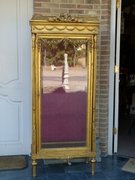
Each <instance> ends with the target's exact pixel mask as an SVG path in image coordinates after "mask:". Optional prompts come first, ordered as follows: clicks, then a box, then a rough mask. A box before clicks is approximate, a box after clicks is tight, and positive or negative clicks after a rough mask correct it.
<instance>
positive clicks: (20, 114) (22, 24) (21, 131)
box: [0, 0, 33, 156]
mask: <svg viewBox="0 0 135 180" xmlns="http://www.w3.org/2000/svg"><path fill="white" fill-rule="evenodd" d="M32 14H33V0H0V155H1V156H4V155H18V154H29V153H30V151H31V55H30V54H31V45H30V42H31V33H30V25H29V20H30V19H31V17H32Z"/></svg>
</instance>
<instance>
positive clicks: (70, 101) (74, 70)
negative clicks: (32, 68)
mask: <svg viewBox="0 0 135 180" xmlns="http://www.w3.org/2000/svg"><path fill="white" fill-rule="evenodd" d="M41 54H42V60H41V63H42V65H41V84H42V86H41V87H42V89H41V92H42V93H41V94H42V95H41V143H42V145H41V146H42V148H53V147H54V148H56V147H84V146H86V99H87V97H86V91H87V66H86V44H81V45H79V46H73V45H72V44H69V45H66V50H65V46H64V45H63V42H62V43H59V44H56V45H52V44H51V46H48V45H46V44H44V45H42V53H41Z"/></svg>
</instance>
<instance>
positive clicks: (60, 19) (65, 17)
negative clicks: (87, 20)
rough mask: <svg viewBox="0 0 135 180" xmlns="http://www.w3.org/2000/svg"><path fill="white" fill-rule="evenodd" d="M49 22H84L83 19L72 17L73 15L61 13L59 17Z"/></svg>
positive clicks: (50, 19)
mask: <svg viewBox="0 0 135 180" xmlns="http://www.w3.org/2000/svg"><path fill="white" fill-rule="evenodd" d="M48 21H52V22H83V20H82V19H77V18H75V17H73V16H71V14H67V15H65V14H63V13H61V14H60V15H59V16H56V17H53V18H49V19H48Z"/></svg>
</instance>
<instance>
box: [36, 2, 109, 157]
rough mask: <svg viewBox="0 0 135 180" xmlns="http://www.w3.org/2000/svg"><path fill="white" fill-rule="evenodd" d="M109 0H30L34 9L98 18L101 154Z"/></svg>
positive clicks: (105, 109)
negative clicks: (32, 0) (32, 1)
mask: <svg viewBox="0 0 135 180" xmlns="http://www.w3.org/2000/svg"><path fill="white" fill-rule="evenodd" d="M110 4H111V0H34V13H35V14H45V15H50V14H51V15H59V14H60V13H65V14H67V13H69V14H71V15H96V16H97V17H98V19H99V20H100V22H101V24H100V28H99V36H98V53H97V54H98V57H97V93H96V129H97V136H99V137H100V139H101V142H100V149H101V151H102V155H104V156H105V155H107V153H108V152H107V149H108V93H109V92H108V89H109V53H110V47H109V46H110Z"/></svg>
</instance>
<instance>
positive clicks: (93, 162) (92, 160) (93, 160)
mask: <svg viewBox="0 0 135 180" xmlns="http://www.w3.org/2000/svg"><path fill="white" fill-rule="evenodd" d="M91 163H92V175H94V174H95V164H96V159H95V157H92V159H91Z"/></svg>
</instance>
